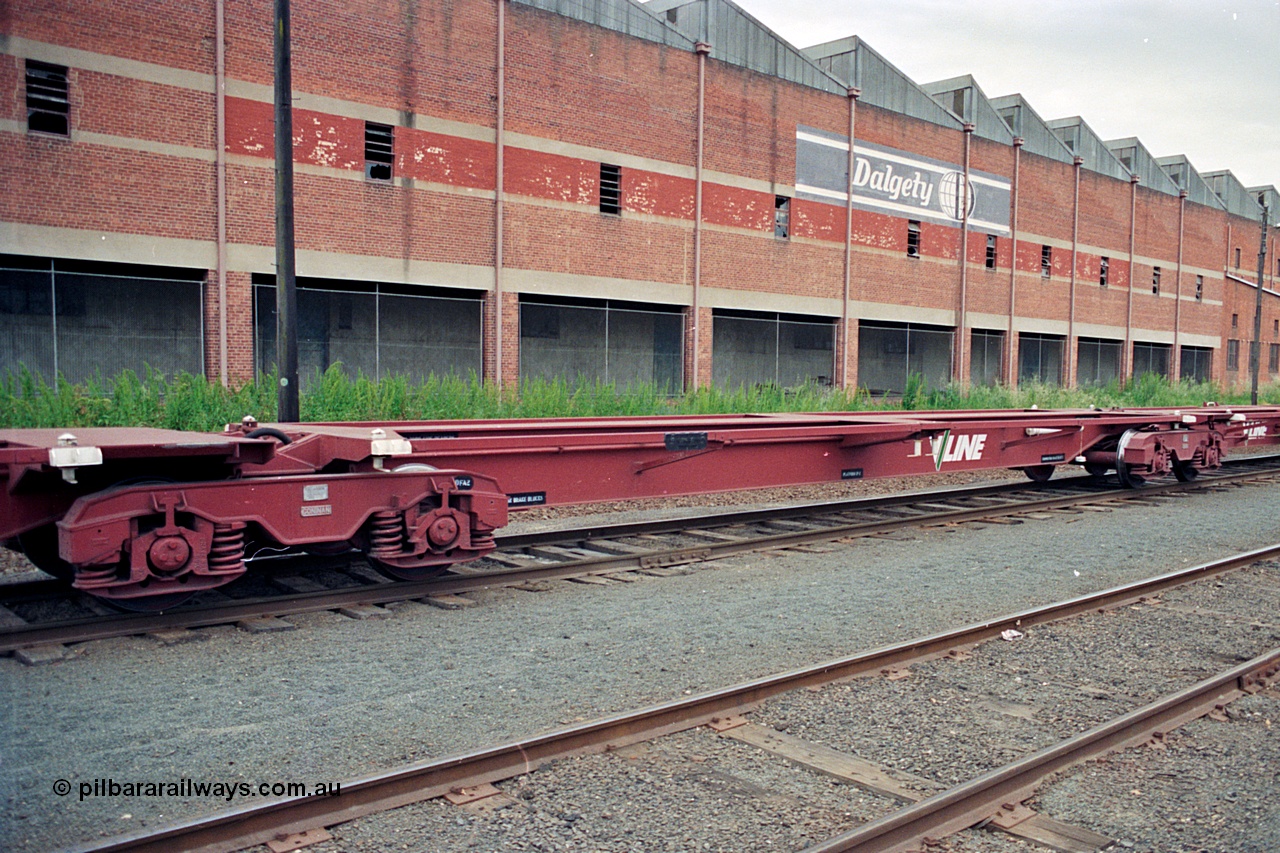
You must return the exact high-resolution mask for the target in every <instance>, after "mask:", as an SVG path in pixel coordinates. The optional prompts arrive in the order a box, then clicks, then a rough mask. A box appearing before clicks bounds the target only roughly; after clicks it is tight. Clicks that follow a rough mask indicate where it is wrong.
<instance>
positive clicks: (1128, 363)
mask: <svg viewBox="0 0 1280 853" xmlns="http://www.w3.org/2000/svg"><path fill="white" fill-rule="evenodd" d="M1141 180H1142V178H1141V177H1139V176H1138V175H1137V174H1135V173H1130V175H1129V305H1128V307H1127V308H1126V309H1125V315H1124V352H1122V353H1120V382H1121V384H1128V382H1129V380H1130V379H1131V378H1132V374H1133V256H1134V246H1135V244H1136V241H1137V227H1138V183H1139V182H1140V181H1141Z"/></svg>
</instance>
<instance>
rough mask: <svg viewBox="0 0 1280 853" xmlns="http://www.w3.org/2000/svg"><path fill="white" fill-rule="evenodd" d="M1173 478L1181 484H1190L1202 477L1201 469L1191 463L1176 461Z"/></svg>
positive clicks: (1174, 461)
mask: <svg viewBox="0 0 1280 853" xmlns="http://www.w3.org/2000/svg"><path fill="white" fill-rule="evenodd" d="M1173 476H1175V477H1177V478H1178V482H1179V483H1190V482H1191V481H1192V480H1194V479H1195V478H1196V477H1199V476H1200V469H1199V468H1197V467H1196V466H1195V465H1193V464H1191V463H1190V462H1181V461H1179V460H1177V459H1174V460H1173Z"/></svg>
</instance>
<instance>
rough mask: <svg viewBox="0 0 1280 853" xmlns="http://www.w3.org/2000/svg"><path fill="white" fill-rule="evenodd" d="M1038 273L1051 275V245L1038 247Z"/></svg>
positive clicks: (1046, 276)
mask: <svg viewBox="0 0 1280 853" xmlns="http://www.w3.org/2000/svg"><path fill="white" fill-rule="evenodd" d="M1040 275H1042V276H1044V277H1045V278H1048V277H1049V276H1051V275H1053V247H1052V246H1041V247H1040Z"/></svg>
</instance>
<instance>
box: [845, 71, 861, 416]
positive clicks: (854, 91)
mask: <svg viewBox="0 0 1280 853" xmlns="http://www.w3.org/2000/svg"><path fill="white" fill-rule="evenodd" d="M847 94H848V96H849V160H848V170H849V175H848V180H847V181H845V187H844V191H845V201H844V300H843V302H842V303H841V306H840V338H841V340H840V387H841V388H843V389H844V390H846V391H847V390H849V387H850V385H849V296H850V291H851V290H852V282H853V175H854V165H855V162H854V154H853V141H854V138H855V137H854V129H855V127H856V124H855V121H856V118H857V112H858V98H860V97H862V90H861V89H859V88H856V87H854V86H850V87H849V91H848V93H847Z"/></svg>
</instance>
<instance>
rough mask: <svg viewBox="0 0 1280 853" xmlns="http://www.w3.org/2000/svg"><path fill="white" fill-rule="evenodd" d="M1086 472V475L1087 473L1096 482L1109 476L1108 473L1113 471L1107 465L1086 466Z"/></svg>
mask: <svg viewBox="0 0 1280 853" xmlns="http://www.w3.org/2000/svg"><path fill="white" fill-rule="evenodd" d="M1084 470H1085V473H1087V474H1088V475H1089V476H1090V477H1093V478H1094V479H1095V480H1101V479H1102V478H1103V477H1105V476H1107V472H1108V471H1110V470H1111V469H1110V468H1108V467H1107V466H1106V465H1089V464H1086V465H1085V466H1084Z"/></svg>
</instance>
